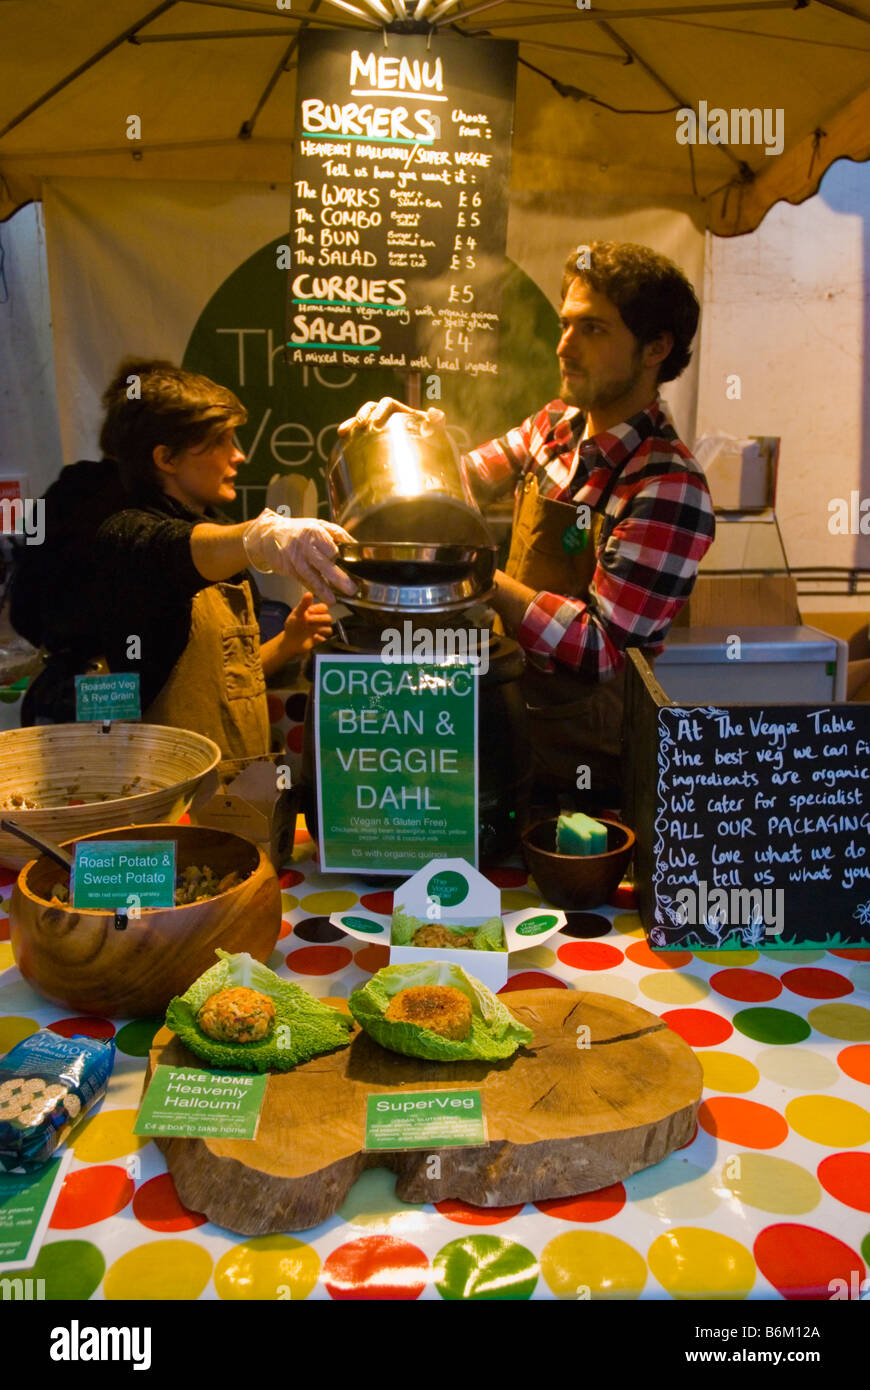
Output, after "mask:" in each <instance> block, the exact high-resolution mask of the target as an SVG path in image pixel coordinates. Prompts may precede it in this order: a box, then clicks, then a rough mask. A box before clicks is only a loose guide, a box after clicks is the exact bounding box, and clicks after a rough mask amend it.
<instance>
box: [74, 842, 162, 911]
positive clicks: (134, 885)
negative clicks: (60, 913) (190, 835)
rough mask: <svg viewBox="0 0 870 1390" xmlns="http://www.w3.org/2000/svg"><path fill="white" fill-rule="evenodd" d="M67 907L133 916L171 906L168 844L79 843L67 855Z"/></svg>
mask: <svg viewBox="0 0 870 1390" xmlns="http://www.w3.org/2000/svg"><path fill="white" fill-rule="evenodd" d="M70 901H71V903H72V906H73V907H90V908H96V909H97V910H99V909H102V910H104V911H106V910H108V911H110V912H116V911H117V910H118V909H119V908H120V909H123V910H124V911H126V912H129V913H130V915H131V916H133V917H135V916H136V909H138V908H140V907H173V906H174V905H175V841H174V840H79V841H78V842H77V843H76V847H75V854H74V856H73V869H72V878H71V881H70Z"/></svg>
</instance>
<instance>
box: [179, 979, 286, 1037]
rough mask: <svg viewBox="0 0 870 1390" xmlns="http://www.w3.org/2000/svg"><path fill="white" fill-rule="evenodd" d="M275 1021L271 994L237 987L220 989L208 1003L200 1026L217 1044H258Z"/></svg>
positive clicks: (200, 1018) (198, 1017) (241, 986)
mask: <svg viewBox="0 0 870 1390" xmlns="http://www.w3.org/2000/svg"><path fill="white" fill-rule="evenodd" d="M274 1021H275V1005H274V1004H273V1002H272V1000H271V999H270V998H269V996H268V994H261V993H260V991H259V990H256V989H248V988H247V987H246V986H245V985H238V986H236V988H235V989H221V990H218V992H217V994H212V995H211V996H210V998H208V999H206V1001H205V1003H204V1004H203V1006H202V1008H201V1009H200V1011H199V1013H198V1015H197V1023H198V1024H199V1026H200V1028H201V1029H202V1031H203V1032H204V1033H206V1034H207V1035H208V1037H210V1038H214V1040H215V1042H237V1043H246V1042H259V1041H260V1039H261V1038H265V1037H267V1035H268V1033H269V1031H270V1029H271V1027H272V1024H273V1023H274Z"/></svg>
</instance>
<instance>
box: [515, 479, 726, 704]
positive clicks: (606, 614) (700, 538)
mask: <svg viewBox="0 0 870 1390" xmlns="http://www.w3.org/2000/svg"><path fill="white" fill-rule="evenodd" d="M671 470H672V471H670V472H668V473H665V474H660V475H658V476H650V477H646V478H641V479H640V480H639V481H638V482H637V483H636V484H635V485H634V487H630V486H629V488H627V489H626V491H625V492H622V490H621V489H619V491H620V493H621V500H622V501H623V503H624V505H623V506H622V508H621V510H620V514H619V516H618V518H617V521H616V524H615V526H614V527H613V530H612V532H611V534H610V536H609V537H608V539H607V542H606V544H605V546H604V549H603V550H602V551H601V553H600V554H599V556H598V561H597V564H596V567H595V573H594V575H593V577H592V582H591V584H590V586H589V599H588V601H587V602H583V601H582V600H580V599H571V598H565V597H564V596H563V595H560V594H552V593H546V592H542V593H539V594H536V595H535V597H534V599H533V600H532V602H531V603H530V604H529V607H528V608H527V609H526V612H525V615H524V617H523V621H522V623H521V624H520V627H519V629H518V631H517V640H518V642H519V643H520V645H521V646H522V647H524V648H525V649H526V651H528V652H530V653H533V654H535V655H536V656H537V657H538V659H539V663H540V664H542V665H544V666H545V667H551V666H552V663H553V659H554V658H555V660H557V661H559V662H561V663H562V664H563V665H565V666H568V667H570V668H572V669H573V670H576V671H577V672H578V673H579V674H581V675H584V676H587V677H588V678H590V679H592V680H598V681H604V680H609V679H610V678H611V677H612V676H614V675H616V674H617V673H618V672H619V671H620V670H621V669H622V667H623V666H624V664H625V648H626V647H627V646H643V647H645V648H646V649H647V650H649V651H650V652H651V654H652V655H658V653H659V652H660V651H661V650H662V649H663V647H664V642H665V638H666V637H667V634H668V630H669V628H670V626H671V623H672V622H673V620H674V618H675V617H676V615H677V613H679V611H680V609H681V608H682V606H683V604H684V603H685V601H686V599H687V598H688V597H689V594H690V593H691V592H692V588H693V586H694V583H695V576H696V574H697V571H698V565H699V563H700V561H701V560H702V559H703V557H704V555H705V554H706V552H707V550H708V549H709V547H710V545H711V543H712V540H713V534H714V529H715V525H714V517H713V506H712V503H711V500H710V494H709V492H708V490H707V487H706V483H705V481H704V478H703V475H702V474H701V473H700V471H695V470H693V469H692V470H690V469H688V468H687V469H685V470H679V460H678V459H674V460H672V463H671ZM678 470H679V471H678Z"/></svg>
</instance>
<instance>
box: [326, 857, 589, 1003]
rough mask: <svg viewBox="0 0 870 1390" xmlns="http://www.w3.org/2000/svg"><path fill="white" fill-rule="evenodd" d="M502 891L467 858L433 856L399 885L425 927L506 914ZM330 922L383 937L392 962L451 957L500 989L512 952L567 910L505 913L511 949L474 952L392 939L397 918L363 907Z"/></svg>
mask: <svg viewBox="0 0 870 1390" xmlns="http://www.w3.org/2000/svg"><path fill="white" fill-rule="evenodd" d="M500 907H501V892H500V890H499V889H498V888H496V886H495V885H494V884H493V883H490V881H489V879H488V878H484V876H483V874H481V873H478V871H477V869H473V868H472V867H471V865H470V864H469V863H468V861H467V860H465V859H433V860H431V861H430V862H429V863H428V864H426V865H425V867H424V868H422V869H419V870H418V871H417V873H415V874H414V875H413V876H412V877H411V878H409V879H408V881H407V883H404V884H403V885H402V887H401V888H397V889H396V892H395V898H394V909H393V912H394V916H395V912H396V910H397V909H400V910H401V911H402V912H404V913H408V914H410V915H411V916H412V917H416V918H418V919H419V921H420V924H421V926H422V925H427V924H429V923H433V924H434V923H440V924H441V925H442V926H445V927H448V928H449V927H454V928H457V927H471V928H473V927H480V926H483V924H484V922H487V921H489V920H490V918H492V917H499V916H501V912H500ZM329 920H330V922H331V923H332V924H333V926H335V927H339V928H340V929H341V930H342V931H343V932H347V934H348V936H355V937H356V938H357V939H358V940H359V941H370V942H371V941H382V942H386V943H388V945H389V950H390V959H389V964H390V965H399V964H411V965H413V964H414V963H415V962H422V961H424V960H437V961H441V960H444V961H451V962H452V963H453V964H454V965H459V966H461V967H462V969H463V970H464V971H465V972H466V974H467V975H471V976H473V978H474V979H476V980H480V981H481V983H482V984H484V985H486V986H487V988H488V989H491V990H499V989H501V987H502V985H504V984H506V982H507V977H508V956H509V954H510V952H511V951H524V950H526V949H527V947H529V946H537V945H539V943H540V942H542V941H546V939H547V937H548V936H552V935H553V933H554V932H557V931H559V930H560V929H561V928H562V927H563V926H564V925H565V914H564V912H559V911H557V910H556V909H555V908H551V907H535V908H525V909H524V910H523V911H520V912H509V913H508V914H507V916H505V917H502V925H503V926H504V934H505V940H506V943H507V950H505V951H473V950H467V949H464V948H460V949H458V950H453V949H451V948H450V947H432V948H429V949H428V950H427V949H426V948H425V947H421V946H411V945H409V946H398V945H394V944H393V942H392V939H391V937H392V926H393V918H391V917H387V916H384V915H382V914H379V913H376V912H369V911H367V910H365V909H363V908H357V907H355V908H353V909H351V910H350V911H347V912H333V913H332V915H331V916H330V919H329Z"/></svg>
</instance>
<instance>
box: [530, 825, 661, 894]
mask: <svg viewBox="0 0 870 1390" xmlns="http://www.w3.org/2000/svg"><path fill="white" fill-rule="evenodd" d="M595 819H596V820H598V821H600V823H601V824H602V825H606V826H607V849H606V851H605V852H604V854H585V855H584V854H560V853H559V852H558V851H557V849H556V826H557V824H558V817H557V816H549V817H548V818H547V819H546V820H539V821H536V822H535V824H534V825H530V826H528V827H527V829H526V830H524V831H523V837H522V844H523V858H524V859H525V861H526V866H527V868H528V870H529V873H530V874H531V875H532V877H533V878H534V880H535V882H536V884H537V885H538V888H539V889H540V891H541V894H542V896H543V897H544V898H546V900H547V902H548V903H552V905H553V907H565V908H570V909H573V910H575V911H580V912H583V911H586V910H588V909H589V908H592V907H600V906H601V904H602V903H606V902H607V899H608V898H609V897H610V896H611V894H612V893H613V892H614V890H615V889H616V888H617V887H618V886H619V883H620V881H621V879H622V877H623V874H624V873H625V871H626V869H627V868H628V861H629V860H630V858H631V855H632V851H633V850H634V831H633V830H629V828H628V826H627V825H623V824H622V823H621V822H620V821H617V820H608V819H606V818H605V817H604V816H596V817H595Z"/></svg>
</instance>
